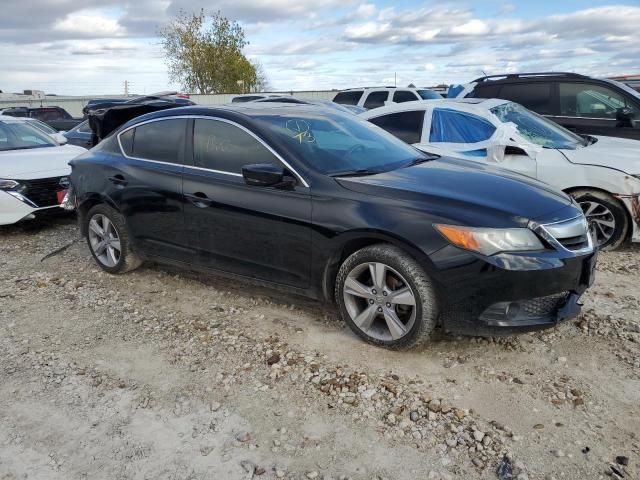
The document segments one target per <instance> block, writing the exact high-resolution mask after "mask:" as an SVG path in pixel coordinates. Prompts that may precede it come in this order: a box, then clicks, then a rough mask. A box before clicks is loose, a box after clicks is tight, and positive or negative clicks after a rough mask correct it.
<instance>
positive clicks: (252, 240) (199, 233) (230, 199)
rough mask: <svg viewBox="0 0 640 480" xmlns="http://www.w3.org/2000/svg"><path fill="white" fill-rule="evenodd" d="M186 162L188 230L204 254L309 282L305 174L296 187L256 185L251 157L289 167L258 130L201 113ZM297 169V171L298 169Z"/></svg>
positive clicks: (295, 282) (241, 271) (211, 263)
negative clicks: (245, 170) (247, 174)
mask: <svg viewBox="0 0 640 480" xmlns="http://www.w3.org/2000/svg"><path fill="white" fill-rule="evenodd" d="M192 124H193V130H192V131H193V136H192V138H193V141H192V143H191V145H192V147H193V152H192V156H191V158H192V163H191V165H190V166H187V167H185V172H184V187H183V188H184V194H185V197H186V198H187V200H188V201H187V203H186V204H185V219H186V225H187V235H188V236H189V239H190V242H191V244H192V245H193V246H194V248H195V249H196V250H197V258H198V262H199V263H200V264H201V265H203V266H206V267H209V268H214V269H218V270H224V271H227V272H231V273H234V274H238V275H243V276H247V277H252V278H258V279H260V280H266V281H271V282H275V283H280V284H284V285H291V286H296V287H301V288H305V287H307V286H308V285H309V277H310V265H311V197H310V192H309V187H308V186H307V185H305V183H304V181H303V180H302V179H301V177H297V179H298V181H297V182H296V184H295V186H293V187H292V188H290V189H282V188H277V187H258V186H249V185H247V184H246V183H245V182H244V179H243V177H242V173H241V172H242V167H243V165H247V164H264V163H268V164H274V165H276V166H281V167H283V168H285V169H286V170H290V168H289V167H288V166H287V165H286V164H285V162H284V161H283V160H282V159H281V158H280V157H279V156H278V155H276V154H275V153H274V151H273V150H272V149H271V148H269V147H268V146H267V145H266V144H265V143H264V142H262V141H261V140H260V139H259V138H258V137H257V136H255V135H253V134H252V133H251V132H250V131H249V130H248V129H246V128H245V127H242V126H240V125H238V124H236V123H233V122H230V121H228V120H223V119H213V118H196V119H194V120H192ZM291 173H292V174H293V172H291Z"/></svg>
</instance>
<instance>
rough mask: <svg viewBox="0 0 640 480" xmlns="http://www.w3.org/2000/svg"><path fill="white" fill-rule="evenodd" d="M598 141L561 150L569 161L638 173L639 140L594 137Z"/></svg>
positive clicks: (639, 167)
mask: <svg viewBox="0 0 640 480" xmlns="http://www.w3.org/2000/svg"><path fill="white" fill-rule="evenodd" d="M595 138H596V139H597V140H598V141H597V142H595V143H593V144H591V145H588V146H586V147H582V148H577V149H576V150H562V153H563V154H564V155H565V156H566V157H567V159H568V160H569V161H570V162H571V163H578V164H580V165H600V166H603V167H607V168H615V169H616V170H621V171H623V172H625V173H629V174H638V173H640V141H638V140H630V139H628V138H616V137H595Z"/></svg>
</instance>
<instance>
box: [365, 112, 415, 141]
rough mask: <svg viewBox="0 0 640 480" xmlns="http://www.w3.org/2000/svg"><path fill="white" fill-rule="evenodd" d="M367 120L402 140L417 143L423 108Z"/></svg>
mask: <svg viewBox="0 0 640 480" xmlns="http://www.w3.org/2000/svg"><path fill="white" fill-rule="evenodd" d="M369 121H370V122H371V123H373V124H374V125H377V126H379V127H380V128H383V129H385V130H386V131H387V132H389V133H390V134H392V135H394V136H396V137H398V138H399V139H400V140H402V141H403V142H407V143H419V142H420V139H421V138H422V124H423V123H424V110H417V111H414V112H399V113H390V114H389V115H382V116H380V117H376V118H372V119H370V120H369Z"/></svg>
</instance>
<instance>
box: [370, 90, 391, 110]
mask: <svg viewBox="0 0 640 480" xmlns="http://www.w3.org/2000/svg"><path fill="white" fill-rule="evenodd" d="M388 99H389V92H371V93H370V94H369V95H368V96H367V99H366V100H365V101H364V108H367V109H371V108H378V107H383V106H384V102H386V101H387V100H388Z"/></svg>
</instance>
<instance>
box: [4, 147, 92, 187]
mask: <svg viewBox="0 0 640 480" xmlns="http://www.w3.org/2000/svg"><path fill="white" fill-rule="evenodd" d="M86 151H87V150H86V149H84V148H82V147H77V146H75V145H61V146H56V147H43V148H32V149H28V150H9V151H6V152H0V178H9V179H14V180H31V179H34V178H47V177H56V176H61V175H68V174H69V173H70V172H71V167H69V160H71V159H73V158H75V157H77V156H78V155H80V154H82V153H84V152H86Z"/></svg>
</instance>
